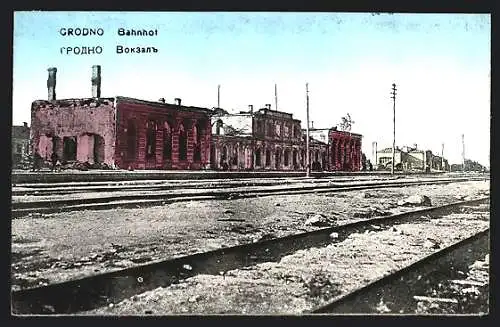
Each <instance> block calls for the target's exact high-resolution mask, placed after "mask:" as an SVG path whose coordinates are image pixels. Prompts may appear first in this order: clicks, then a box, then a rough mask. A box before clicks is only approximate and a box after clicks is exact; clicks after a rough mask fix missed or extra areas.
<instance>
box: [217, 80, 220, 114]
mask: <svg viewBox="0 0 500 327" xmlns="http://www.w3.org/2000/svg"><path fill="white" fill-rule="evenodd" d="M217 108H220V85H217Z"/></svg>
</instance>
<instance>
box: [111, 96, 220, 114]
mask: <svg viewBox="0 0 500 327" xmlns="http://www.w3.org/2000/svg"><path fill="white" fill-rule="evenodd" d="M115 98H116V100H117V101H118V100H122V101H123V100H124V101H128V102H138V103H144V104H148V105H151V106H155V107H164V108H166V107H171V106H177V107H180V108H186V109H191V110H193V109H194V110H199V111H205V112H209V113H213V112H214V111H213V110H212V109H209V108H203V107H195V106H184V105H180V106H179V105H177V104H175V103H167V102H165V103H163V102H157V101H150V100H142V99H137V98H131V97H125V96H121V95H117V96H116V97H115Z"/></svg>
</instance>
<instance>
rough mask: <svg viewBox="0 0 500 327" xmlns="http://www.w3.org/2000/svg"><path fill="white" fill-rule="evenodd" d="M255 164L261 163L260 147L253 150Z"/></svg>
mask: <svg viewBox="0 0 500 327" xmlns="http://www.w3.org/2000/svg"><path fill="white" fill-rule="evenodd" d="M255 165H256V166H260V165H261V157H260V148H259V149H257V150H256V151H255Z"/></svg>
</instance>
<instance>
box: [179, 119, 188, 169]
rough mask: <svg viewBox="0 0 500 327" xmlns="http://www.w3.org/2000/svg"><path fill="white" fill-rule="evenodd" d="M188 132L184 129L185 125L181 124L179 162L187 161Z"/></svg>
mask: <svg viewBox="0 0 500 327" xmlns="http://www.w3.org/2000/svg"><path fill="white" fill-rule="evenodd" d="M187 142H188V138H187V132H186V130H185V129H184V125H182V124H180V126H179V160H181V161H185V160H187V148H188V146H187Z"/></svg>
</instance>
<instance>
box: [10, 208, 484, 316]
mask: <svg viewBox="0 0 500 327" xmlns="http://www.w3.org/2000/svg"><path fill="white" fill-rule="evenodd" d="M488 200H489V198H482V199H477V200H473V201H465V202H458V203H453V204H448V205H444V206H440V207H432V208H426V209H420V210H416V211H412V212H407V213H403V214H397V215H392V216H386V217H382V218H373V219H368V220H363V221H359V222H355V223H351V224H347V225H342V226H335V227H328V228H322V229H319V230H316V231H313V232H307V233H301V234H295V235H290V236H286V237H282V238H276V239H271V240H267V241H260V242H257V243H251V244H245V245H240V246H235V247H230V248H222V249H218V250H215V251H209V252H204V253H198V254H194V255H189V256H185V257H180V258H175V259H169V260H165V261H158V262H153V263H150V264H146V265H140V266H136V267H132V268H128V269H123V270H119V271H114V272H109V273H104V274H100V275H94V276H89V277H86V278H82V279H78V280H72V281H67V282H63V283H57V284H51V285H48V286H42V287H36V288H32V289H25V290H19V291H14V292H12V293H11V294H12V302H11V303H12V311H13V312H14V313H16V314H70V313H77V312H81V311H87V310H91V309H94V308H98V307H102V306H107V305H108V304H109V303H116V302H119V301H121V300H123V299H125V298H128V297H131V296H133V295H135V294H139V293H142V292H145V291H148V290H152V289H155V288H157V287H159V286H162V287H166V286H168V285H170V284H173V283H177V282H178V281H180V280H182V279H185V278H188V277H191V276H194V275H197V274H219V272H221V271H227V270H231V269H236V268H241V267H247V266H252V265H255V264H257V263H261V262H268V261H277V260H279V259H280V258H282V257H283V256H286V255H288V254H291V253H294V252H295V251H297V250H300V249H306V248H310V247H319V246H325V245H328V244H330V243H332V242H340V241H342V240H344V239H345V238H347V237H348V236H349V235H350V234H352V233H363V232H365V231H368V230H373V229H374V224H376V225H377V226H378V228H385V227H388V226H389V227H390V226H394V225H397V224H401V223H407V222H413V221H417V220H419V219H421V218H424V219H429V218H431V217H434V216H443V215H446V214H450V213H457V212H464V211H467V210H473V209H471V207H472V208H474V206H478V205H481V204H485V203H488ZM332 233H336V234H337V236H336V238H335V239H334V240H332V238H331V234H332Z"/></svg>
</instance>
